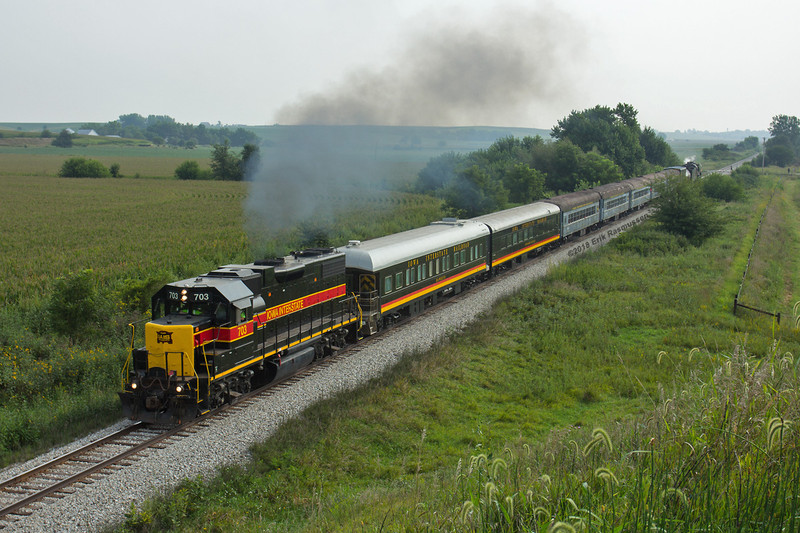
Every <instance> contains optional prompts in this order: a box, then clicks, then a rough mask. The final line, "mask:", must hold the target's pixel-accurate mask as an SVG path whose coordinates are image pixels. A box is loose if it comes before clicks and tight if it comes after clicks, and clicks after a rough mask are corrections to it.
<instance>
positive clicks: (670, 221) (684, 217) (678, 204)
mask: <svg viewBox="0 0 800 533" xmlns="http://www.w3.org/2000/svg"><path fill="white" fill-rule="evenodd" d="M659 189H660V193H661V195H660V196H659V197H658V198H656V200H655V202H653V205H654V207H655V215H654V216H653V218H654V219H655V221H656V222H657V223H658V224H659V225H660V226H661V228H662V229H663V230H664V231H667V232H668V233H673V234H675V235H683V236H684V237H686V238H687V239H688V240H689V242H691V243H692V244H694V245H699V244H700V243H702V242H703V241H704V240H705V239H707V238H708V237H711V236H712V235H715V234H717V233H718V232H719V231H720V230H721V229H722V220H721V218H720V216H719V214H718V213H717V210H716V206H715V205H714V202H713V201H712V200H711V199H710V198H708V197H707V196H706V195H705V194H703V190H702V188H701V185H700V182H699V181H695V182H693V181H689V180H688V179H686V178H683V177H679V178H673V179H671V180H669V181H667V182H666V183H664V184H663V185H661V186H660V187H659Z"/></svg>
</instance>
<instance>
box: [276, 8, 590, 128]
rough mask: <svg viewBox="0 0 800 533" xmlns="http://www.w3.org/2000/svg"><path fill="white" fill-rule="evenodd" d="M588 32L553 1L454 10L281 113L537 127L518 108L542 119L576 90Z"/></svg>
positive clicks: (313, 119) (357, 120)
mask: <svg viewBox="0 0 800 533" xmlns="http://www.w3.org/2000/svg"><path fill="white" fill-rule="evenodd" d="M498 5H502V4H498ZM581 35H582V32H581V31H580V30H579V28H577V27H576V23H575V22H574V21H573V20H571V19H570V18H569V17H568V15H566V14H565V13H563V12H561V11H559V10H558V9H557V8H555V7H553V6H549V5H548V6H545V7H541V8H539V9H537V10H536V11H530V10H527V9H524V8H521V7H519V6H516V7H507V8H505V9H498V10H497V11H496V12H495V13H492V14H491V15H489V16H488V17H485V18H483V19H481V20H480V21H479V22H477V23H472V24H470V23H469V22H464V21H463V20H462V19H461V17H459V14H458V13H456V12H451V13H448V19H447V20H446V21H441V22H432V23H431V22H429V24H428V26H427V27H426V28H425V29H423V30H421V31H416V32H415V33H413V34H412V35H411V36H410V37H409V38H408V39H407V45H406V47H405V48H404V50H403V51H401V52H400V54H399V56H398V57H397V58H396V60H394V61H392V62H390V64H389V65H387V66H385V67H383V68H381V69H370V68H364V69H360V70H357V71H355V72H352V73H350V74H347V75H345V76H344V79H343V81H342V82H341V83H340V84H339V85H338V86H337V87H333V88H331V89H330V90H329V91H325V92H322V93H318V94H312V95H308V96H305V97H303V98H301V99H300V100H299V101H297V102H295V103H292V104H289V105H285V106H284V107H282V108H281V109H280V110H279V111H278V113H277V118H278V122H280V123H283V124H339V125H341V124H381V125H417V126H418V125H424V126H436V125H441V126H455V125H468V126H475V125H495V126H511V125H515V126H522V125H524V126H528V127H531V126H534V124H531V123H525V124H520V116H524V117H527V120H535V116H536V114H537V113H536V112H537V110H543V109H546V108H547V107H549V106H552V105H553V104H554V103H556V102H558V101H559V100H561V98H562V97H563V96H565V95H566V94H568V93H569V89H570V82H569V79H570V71H571V69H572V67H573V65H575V64H576V63H577V60H578V59H579V56H580V55H581V51H582V49H583V48H584V46H583V38H582V37H581ZM538 126H539V127H541V125H538Z"/></svg>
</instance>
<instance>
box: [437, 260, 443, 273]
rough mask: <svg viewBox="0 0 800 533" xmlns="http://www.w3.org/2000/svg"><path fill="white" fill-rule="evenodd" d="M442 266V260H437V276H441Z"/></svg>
mask: <svg viewBox="0 0 800 533" xmlns="http://www.w3.org/2000/svg"><path fill="white" fill-rule="evenodd" d="M441 265H442V260H441V258H439V259H437V260H436V275H439V271H440V267H441Z"/></svg>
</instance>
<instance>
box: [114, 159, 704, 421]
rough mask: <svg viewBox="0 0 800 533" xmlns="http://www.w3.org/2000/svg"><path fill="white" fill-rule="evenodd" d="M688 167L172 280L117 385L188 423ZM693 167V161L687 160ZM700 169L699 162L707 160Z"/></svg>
mask: <svg viewBox="0 0 800 533" xmlns="http://www.w3.org/2000/svg"><path fill="white" fill-rule="evenodd" d="M683 169H684V167H677V168H670V169H665V170H663V171H661V172H659V173H655V174H650V175H646V176H640V177H636V178H631V179H627V180H623V181H621V182H617V183H611V184H607V185H601V186H598V187H595V188H593V189H588V190H582V191H577V192H573V193H569V194H563V195H560V196H556V197H553V198H548V199H544V200H540V201H538V202H534V203H532V204H528V205H523V206H519V207H514V208H511V209H506V210H504V211H499V212H496V213H491V214H487V215H482V216H478V217H475V218H472V219H466V220H464V219H455V218H445V219H443V220H441V221H436V222H433V223H431V224H430V225H428V226H424V227H421V228H415V229H411V230H408V231H404V232H402V233H397V234H393V235H387V236H384V237H379V238H376V239H371V240H368V241H364V242H361V241H350V242H349V243H348V244H347V245H346V246H343V247H340V248H338V249H337V248H315V249H309V250H302V251H297V252H293V253H292V254H290V255H288V256H286V257H281V258H275V259H266V260H260V261H255V262H254V263H250V264H245V265H226V266H223V267H220V268H218V269H216V270H213V271H211V272H208V273H206V274H202V275H200V276H197V277H195V278H190V279H185V280H182V281H177V282H173V283H170V284H167V285H166V286H164V287H163V288H162V289H161V290H159V291H158V292H157V293H156V294H155V295H154V296H153V298H152V319H151V320H150V321H149V322H147V323H146V324H145V333H144V336H145V345H144V347H139V348H134V349H132V350H131V355H130V357H129V358H128V360H127V362H126V363H125V368H124V370H123V388H122V390H121V391H120V392H119V396H120V399H121V402H122V411H123V414H124V415H125V416H126V417H128V418H130V419H133V420H142V421H145V422H150V423H159V424H174V423H180V422H183V421H187V420H190V419H192V418H194V417H196V416H198V415H200V414H203V413H206V412H208V411H211V410H213V409H215V408H217V407H219V406H221V405H223V404H225V403H229V402H234V401H236V399H237V398H238V397H239V396H241V395H242V394H245V393H247V392H248V391H250V389H251V388H253V387H256V386H261V385H263V384H266V383H269V382H271V381H274V380H278V379H281V378H283V377H285V376H287V375H291V374H293V373H295V372H297V370H298V369H300V368H302V367H304V366H306V365H308V364H310V363H311V362H313V361H314V360H316V359H320V358H323V357H327V356H329V355H331V354H333V353H335V352H336V351H337V350H339V349H341V348H343V347H344V346H345V345H346V344H347V343H349V342H355V341H357V340H359V339H361V338H363V337H365V336H369V335H372V334H375V333H377V332H379V331H381V330H382V329H385V328H388V327H390V326H392V325H393V324H395V323H396V322H398V321H400V320H402V319H404V318H407V317H410V316H413V315H416V314H418V313H421V312H422V311H424V310H425V309H427V308H429V307H432V306H434V305H436V304H437V303H438V302H440V301H442V300H444V299H446V298H449V297H451V296H453V295H455V294H458V293H460V292H461V291H463V290H466V289H468V288H469V287H471V286H472V285H474V284H476V283H479V282H480V281H483V280H485V279H487V278H489V277H492V276H495V275H498V274H500V273H501V272H503V271H505V270H508V269H511V268H513V267H514V266H515V265H517V264H520V263H522V262H524V261H526V260H528V259H530V258H532V257H535V256H536V255H537V254H539V253H542V252H543V251H545V250H549V249H551V248H553V247H556V246H558V245H560V244H561V243H563V242H565V241H566V240H568V239H571V238H573V237H575V236H580V235H583V234H585V233H587V232H589V231H591V230H592V229H594V228H596V227H599V226H600V225H602V224H604V223H606V222H609V221H612V220H616V219H618V218H620V217H622V216H624V215H626V214H628V213H630V212H632V211H635V210H638V209H641V208H642V207H643V206H645V205H646V204H647V203H649V202H650V201H651V200H652V199H653V198H654V197H655V196H657V194H658V193H657V191H656V190H655V189H654V185H655V184H656V183H658V182H659V181H663V180H664V179H667V178H668V177H669V176H670V175H674V174H677V173H678V172H680V171H682V170H683ZM687 170H689V169H687ZM698 170H699V169H698Z"/></svg>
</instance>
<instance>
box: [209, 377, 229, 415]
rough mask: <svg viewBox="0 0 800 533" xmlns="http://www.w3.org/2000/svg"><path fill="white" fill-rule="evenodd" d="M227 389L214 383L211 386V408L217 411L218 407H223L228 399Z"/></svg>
mask: <svg viewBox="0 0 800 533" xmlns="http://www.w3.org/2000/svg"><path fill="white" fill-rule="evenodd" d="M226 389H227V387H225V386H223V385H220V384H219V383H214V384H213V385H211V408H212V409H216V408H217V407H221V406H222V405H223V404H224V403H225V400H226V399H227V397H228V394H227V390H226Z"/></svg>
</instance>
